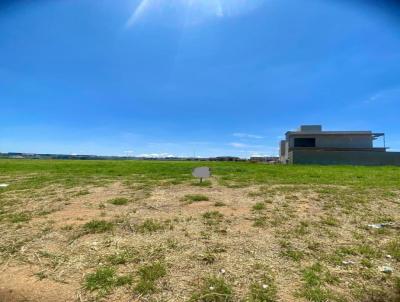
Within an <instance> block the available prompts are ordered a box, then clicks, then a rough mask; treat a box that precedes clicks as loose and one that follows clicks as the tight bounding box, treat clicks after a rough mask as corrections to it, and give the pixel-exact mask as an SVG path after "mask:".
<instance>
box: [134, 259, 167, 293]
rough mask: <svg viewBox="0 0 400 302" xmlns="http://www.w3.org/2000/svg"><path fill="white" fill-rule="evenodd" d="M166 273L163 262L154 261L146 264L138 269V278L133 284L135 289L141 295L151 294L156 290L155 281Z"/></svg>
mask: <svg viewBox="0 0 400 302" xmlns="http://www.w3.org/2000/svg"><path fill="white" fill-rule="evenodd" d="M166 274H167V269H166V267H165V264H164V263H161V262H156V263H153V264H147V265H144V266H142V267H141V268H140V269H139V276H140V280H139V282H138V283H137V285H136V286H135V291H136V292H137V293H139V294H142V295H147V294H151V293H153V292H155V291H156V281H157V280H159V279H160V278H162V277H164V276H165V275H166Z"/></svg>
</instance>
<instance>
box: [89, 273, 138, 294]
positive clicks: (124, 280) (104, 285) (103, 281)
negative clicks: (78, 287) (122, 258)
mask: <svg viewBox="0 0 400 302" xmlns="http://www.w3.org/2000/svg"><path fill="white" fill-rule="evenodd" d="M131 283H132V276H130V275H125V276H117V274H116V271H115V269H114V268H112V267H102V268H98V269H97V270H96V272H94V273H91V274H88V275H87V276H86V277H85V285H84V287H85V289H86V290H88V291H97V292H98V293H99V295H100V296H103V295H106V294H108V293H110V292H111V291H112V290H113V289H114V288H115V287H120V286H125V285H129V284H131Z"/></svg>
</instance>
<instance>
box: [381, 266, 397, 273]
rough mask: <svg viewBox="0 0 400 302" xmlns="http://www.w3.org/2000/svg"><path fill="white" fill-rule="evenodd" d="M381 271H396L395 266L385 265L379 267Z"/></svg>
mask: <svg viewBox="0 0 400 302" xmlns="http://www.w3.org/2000/svg"><path fill="white" fill-rule="evenodd" d="M379 271H380V272H381V273H385V274H391V273H393V272H394V269H393V267H390V266H386V265H384V266H380V267H379Z"/></svg>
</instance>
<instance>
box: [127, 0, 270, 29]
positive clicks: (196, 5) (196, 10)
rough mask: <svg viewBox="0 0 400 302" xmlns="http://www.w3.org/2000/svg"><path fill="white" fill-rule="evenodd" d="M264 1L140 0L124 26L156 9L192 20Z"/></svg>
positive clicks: (237, 12) (238, 11) (236, 11)
mask: <svg viewBox="0 0 400 302" xmlns="http://www.w3.org/2000/svg"><path fill="white" fill-rule="evenodd" d="M264 2H265V0H141V1H140V2H139V4H138V6H137V7H136V9H135V10H134V12H133V13H132V15H131V17H130V18H129V19H128V21H127V23H126V26H127V27H130V26H132V25H134V24H135V23H136V22H138V21H139V20H140V19H141V18H143V17H145V16H146V15H149V14H150V13H152V12H155V11H157V10H158V11H161V12H171V11H172V12H177V11H181V12H182V13H184V14H185V15H186V16H189V17H191V18H192V19H193V20H192V21H194V20H195V19H196V20H197V21H199V20H200V19H204V18H208V17H216V18H223V17H231V16H235V15H240V14H243V13H246V12H248V11H251V10H253V9H255V8H256V7H258V6H259V5H261V4H262V3H264ZM189 23H190V22H189ZM194 23H196V21H195V22H194Z"/></svg>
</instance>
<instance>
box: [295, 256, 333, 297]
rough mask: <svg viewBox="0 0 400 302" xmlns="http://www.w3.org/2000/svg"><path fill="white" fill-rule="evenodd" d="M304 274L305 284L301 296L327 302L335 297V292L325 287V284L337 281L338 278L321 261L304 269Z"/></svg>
mask: <svg viewBox="0 0 400 302" xmlns="http://www.w3.org/2000/svg"><path fill="white" fill-rule="evenodd" d="M302 275H303V276H302V279H303V281H304V285H303V288H302V289H301V290H300V292H299V296H301V297H304V298H306V299H307V300H309V301H315V302H325V301H329V300H331V299H332V298H333V294H332V293H331V291H330V290H329V289H327V288H326V287H325V284H326V283H330V284H332V283H335V282H337V279H336V278H334V277H333V276H332V275H331V274H330V273H329V272H326V271H325V270H324V268H323V267H322V265H321V264H320V263H315V264H314V265H312V266H310V267H307V268H306V269H304V270H303V272H302Z"/></svg>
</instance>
